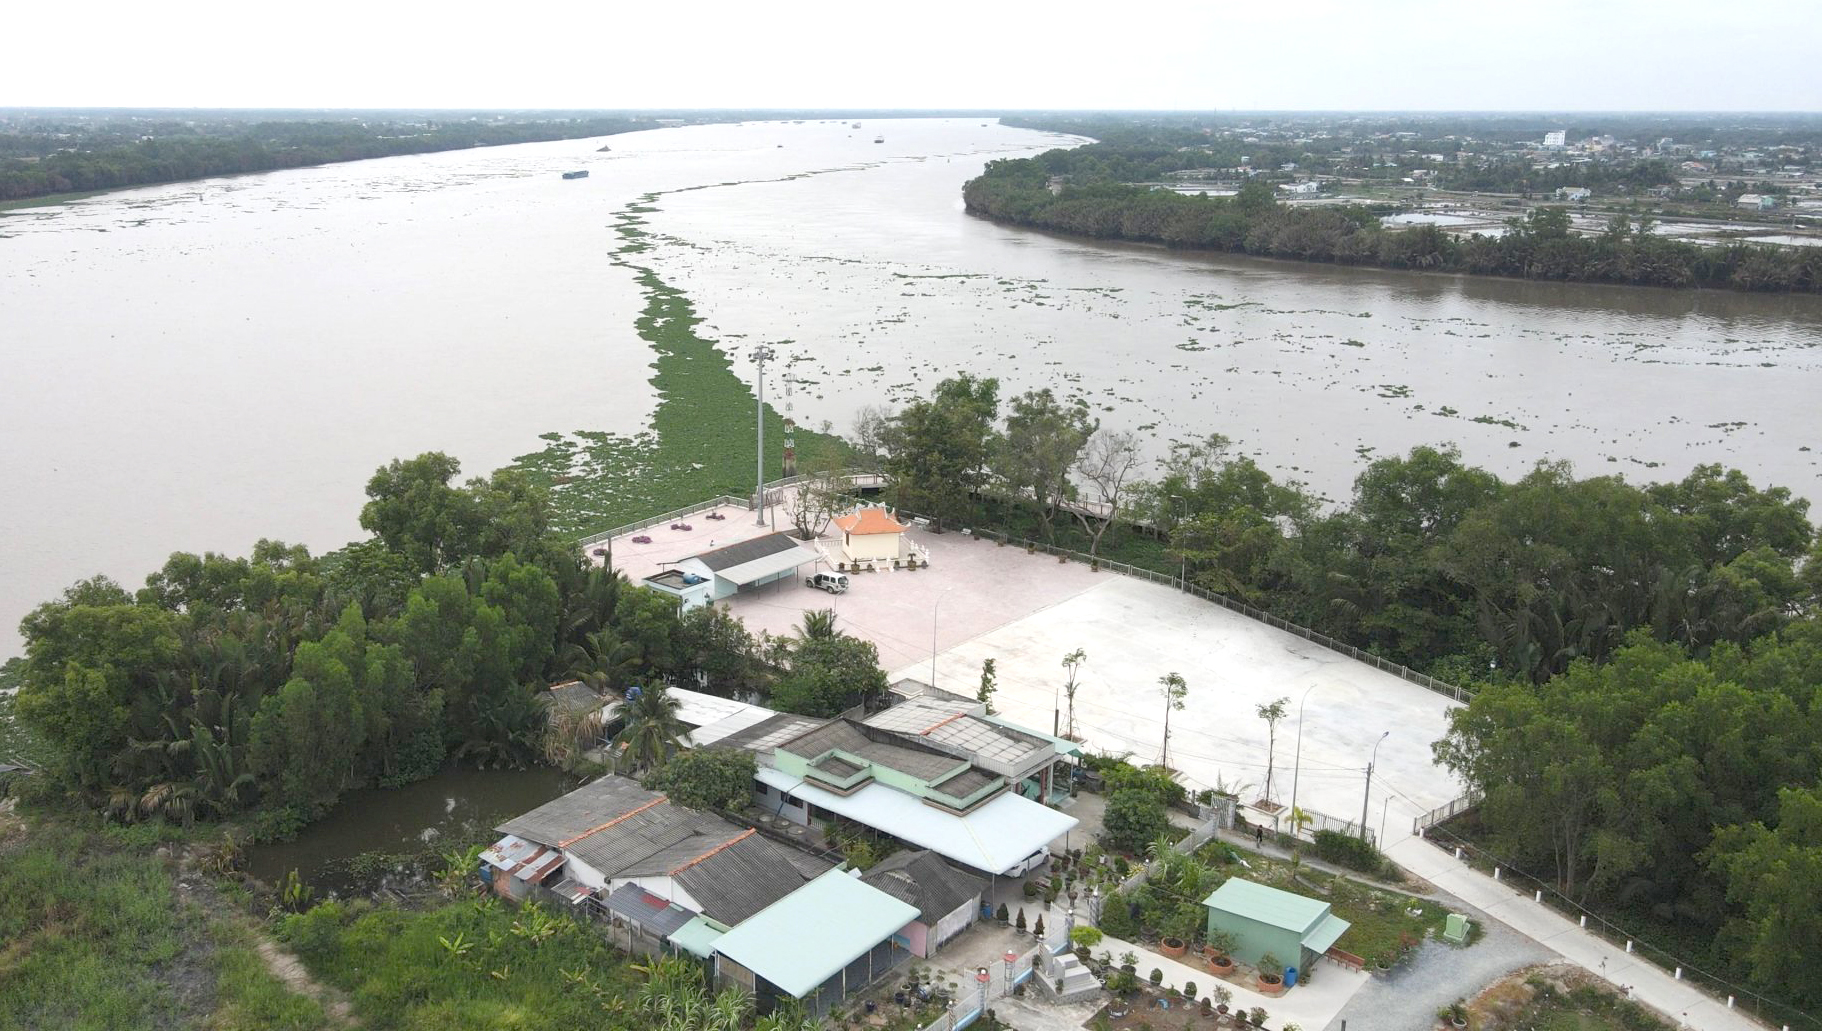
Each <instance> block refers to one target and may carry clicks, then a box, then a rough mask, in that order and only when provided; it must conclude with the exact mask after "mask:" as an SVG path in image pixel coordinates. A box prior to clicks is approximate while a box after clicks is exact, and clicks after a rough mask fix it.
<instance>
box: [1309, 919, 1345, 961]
mask: <svg viewBox="0 0 1822 1031" xmlns="http://www.w3.org/2000/svg"><path fill="white" fill-rule="evenodd" d="M1352 926H1354V925H1353V924H1350V923H1348V922H1347V921H1346V920H1343V919H1341V918H1340V917H1338V916H1336V915H1335V914H1333V913H1330V914H1329V915H1327V916H1325V917H1323V918H1322V921H1321V922H1320V923H1318V924H1317V925H1316V926H1315V928H1314V929H1313V930H1311V931H1310V932H1309V933H1308V934H1305V935H1304V936H1303V943H1302V944H1303V947H1304V948H1306V949H1308V950H1310V951H1311V952H1327V951H1328V950H1329V946H1331V945H1334V944H1335V943H1336V942H1338V941H1340V940H1341V936H1342V935H1344V934H1346V933H1348V928H1350V927H1352Z"/></svg>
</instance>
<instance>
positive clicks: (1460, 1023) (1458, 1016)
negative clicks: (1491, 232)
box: [1436, 999, 1468, 1027]
mask: <svg viewBox="0 0 1822 1031" xmlns="http://www.w3.org/2000/svg"><path fill="white" fill-rule="evenodd" d="M1436 1016H1437V1018H1438V1019H1440V1020H1442V1021H1443V1022H1444V1023H1446V1024H1449V1025H1450V1026H1452V1027H1467V1026H1468V1006H1467V1003H1466V1001H1465V1000H1462V999H1456V1000H1455V1001H1454V1002H1451V1003H1449V1004H1448V1005H1447V1006H1444V1007H1443V1008H1442V1009H1439V1010H1437V1011H1436Z"/></svg>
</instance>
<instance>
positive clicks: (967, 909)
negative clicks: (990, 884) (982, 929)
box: [926, 895, 981, 958]
mask: <svg viewBox="0 0 1822 1031" xmlns="http://www.w3.org/2000/svg"><path fill="white" fill-rule="evenodd" d="M980 912H981V897H980V896H979V895H976V896H974V897H973V898H971V899H969V900H968V901H967V902H964V903H963V904H962V905H960V906H958V907H957V908H956V910H955V912H953V913H950V914H949V915H948V916H945V917H943V918H942V919H941V920H938V921H937V922H936V926H935V927H933V928H931V930H930V945H929V946H928V948H929V951H930V952H931V953H932V954H934V953H935V952H936V950H937V949H940V948H942V947H943V943H944V942H946V941H948V940H949V939H951V938H953V937H955V936H956V935H958V934H960V933H962V932H963V931H965V930H967V928H968V925H969V924H972V923H974V921H975V918H976V917H978V916H979V915H980ZM926 958H928V957H926Z"/></svg>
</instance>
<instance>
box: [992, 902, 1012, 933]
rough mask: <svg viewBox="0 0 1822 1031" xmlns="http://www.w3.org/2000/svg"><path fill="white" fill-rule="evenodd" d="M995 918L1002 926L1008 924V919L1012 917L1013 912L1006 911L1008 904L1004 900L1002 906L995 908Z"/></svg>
mask: <svg viewBox="0 0 1822 1031" xmlns="http://www.w3.org/2000/svg"><path fill="white" fill-rule="evenodd" d="M993 918H994V919H995V920H998V921H999V922H1000V926H1001V927H1004V926H1006V923H1007V921H1009V920H1011V919H1012V914H1010V913H1008V912H1006V904H1005V903H1004V902H1002V903H1000V908H998V909H996V910H994V912H993Z"/></svg>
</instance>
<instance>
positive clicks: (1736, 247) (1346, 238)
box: [962, 151, 1822, 293]
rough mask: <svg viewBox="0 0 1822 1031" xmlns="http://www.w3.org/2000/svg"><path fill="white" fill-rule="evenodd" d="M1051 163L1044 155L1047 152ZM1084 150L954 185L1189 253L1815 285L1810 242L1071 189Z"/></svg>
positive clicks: (1543, 277)
mask: <svg viewBox="0 0 1822 1031" xmlns="http://www.w3.org/2000/svg"><path fill="white" fill-rule="evenodd" d="M1053 155H1058V156H1059V157H1056V158H1055V159H1054V160H1051V161H1048V162H1046V160H1045V159H1046V158H1052V156H1053ZM1080 159H1082V154H1081V152H1077V151H1052V152H1050V153H1049V154H1046V155H1042V156H1040V157H1039V158H1036V159H1019V160H1010V161H996V162H994V163H992V164H990V165H988V167H987V170H986V171H985V172H984V173H982V174H981V175H980V176H979V177H977V178H974V179H971V180H969V181H968V182H967V183H966V184H965V185H964V186H963V187H962V199H963V203H964V205H965V207H966V209H967V211H968V212H969V213H970V214H974V215H978V216H982V217H985V218H988V219H990V220H992V221H995V222H998V223H1001V224H1004V225H1014V226H1021V227H1027V228H1038V229H1048V230H1051V231H1055V232H1061V233H1066V234H1069V235H1072V236H1076V237H1086V238H1092V239H1114V240H1123V241H1134V242H1142V243H1161V244H1165V245H1168V246H1170V247H1175V248H1182V249H1185V250H1204V251H1219V252H1226V253H1235V254H1248V255H1254V256H1261V257H1273V258H1290V259H1294V260H1299V261H1307V262H1314V263H1322V264H1336V265H1364V266H1373V267H1379V268H1388V269H1399V270H1418V271H1442V272H1459V273H1464V274H1468V275H1476V276H1489V275H1490V276H1502V277H1509V278H1517V279H1527V280H1540V281H1559V282H1575V283H1609V284H1616V285H1626V286H1666V287H1676V288H1691V287H1715V288H1725V289H1731V290H1740V291H1751V292H1766V293H1815V292H1818V291H1822V253H1817V252H1818V250H1819V249H1818V248H1813V247H1782V246H1776V245H1771V244H1746V243H1729V244H1725V245H1716V246H1709V247H1704V246H1699V245H1697V244H1693V243H1685V242H1682V241H1678V240H1673V239H1669V238H1666V237H1663V236H1659V235H1656V234H1653V233H1652V232H1650V231H1649V227H1648V226H1647V227H1644V228H1641V227H1639V226H1636V225H1634V224H1633V223H1632V221H1631V220H1629V219H1628V218H1626V217H1623V216H1620V217H1616V218H1615V219H1614V220H1613V222H1612V223H1611V224H1610V225H1609V227H1608V228H1607V229H1606V230H1605V231H1604V232H1602V233H1600V234H1598V235H1592V236H1585V235H1577V234H1576V233H1574V232H1572V226H1571V218H1570V213H1569V210H1568V208H1566V207H1561V206H1555V207H1542V208H1534V209H1532V210H1531V211H1530V212H1529V213H1527V215H1526V216H1525V218H1524V219H1522V220H1515V221H1514V222H1513V223H1512V224H1510V225H1509V226H1506V227H1504V228H1503V230H1502V232H1501V234H1500V235H1497V236H1494V235H1483V234H1474V235H1470V236H1467V237H1465V238H1463V237H1459V236H1456V235H1453V234H1450V233H1448V232H1446V231H1444V230H1443V229H1442V228H1440V227H1439V226H1436V225H1432V224H1424V225H1414V226H1410V227H1406V228H1400V229H1389V228H1387V227H1386V226H1384V225H1383V224H1381V222H1380V215H1381V214H1383V213H1384V209H1383V208H1369V207H1366V206H1362V205H1358V204H1343V205H1320V206H1306V205H1292V204H1281V203H1279V202H1278V201H1277V199H1276V196H1275V193H1274V191H1273V188H1272V187H1271V186H1270V185H1269V184H1266V183H1264V182H1259V181H1249V182H1247V183H1246V184H1245V185H1244V186H1243V187H1241V189H1240V191H1239V193H1238V194H1237V195H1235V196H1232V197H1208V196H1200V195H1187V194H1182V193H1176V192H1172V191H1169V190H1156V189H1151V188H1148V187H1143V186H1130V185H1122V184H1118V183H1095V184H1093V185H1082V186H1077V185H1073V184H1072V183H1071V182H1070V181H1069V178H1068V176H1067V175H1057V174H1055V172H1056V170H1057V167H1058V166H1059V163H1061V164H1062V166H1063V167H1064V168H1065V169H1066V168H1068V167H1070V166H1069V165H1068V164H1067V162H1069V161H1071V160H1080Z"/></svg>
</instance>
